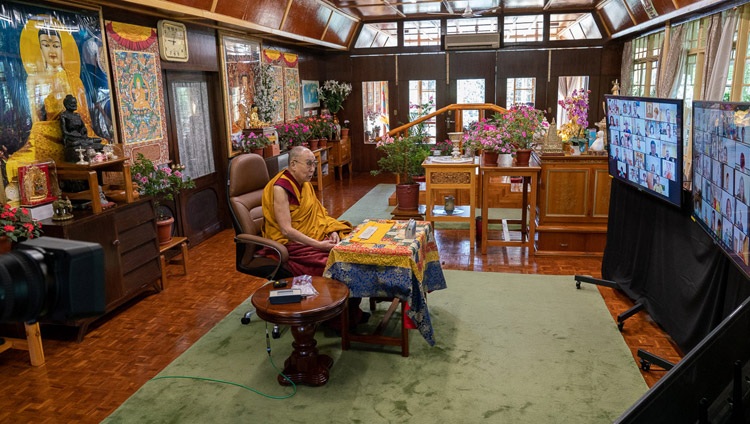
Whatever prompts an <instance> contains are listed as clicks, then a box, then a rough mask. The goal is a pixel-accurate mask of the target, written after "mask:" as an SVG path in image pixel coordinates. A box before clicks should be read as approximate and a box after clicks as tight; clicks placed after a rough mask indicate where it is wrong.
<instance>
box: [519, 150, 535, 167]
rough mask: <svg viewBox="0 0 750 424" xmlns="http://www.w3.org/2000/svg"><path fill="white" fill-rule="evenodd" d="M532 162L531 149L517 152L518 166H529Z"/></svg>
mask: <svg viewBox="0 0 750 424" xmlns="http://www.w3.org/2000/svg"><path fill="white" fill-rule="evenodd" d="M530 160H531V149H518V150H516V166H529V161H530Z"/></svg>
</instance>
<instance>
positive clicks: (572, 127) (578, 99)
mask: <svg viewBox="0 0 750 424" xmlns="http://www.w3.org/2000/svg"><path fill="white" fill-rule="evenodd" d="M589 93H590V91H589V90H573V93H572V94H571V95H570V96H568V97H566V98H565V99H563V100H560V101H558V102H557V103H558V104H559V105H560V106H562V107H563V109H564V110H565V116H566V118H567V122H565V123H564V124H562V125H560V126H559V127H558V129H557V135H559V136H560V138H561V139H562V141H563V143H573V142H577V141H578V140H580V139H585V138H586V134H585V132H586V128H588V126H589V122H588V116H589Z"/></svg>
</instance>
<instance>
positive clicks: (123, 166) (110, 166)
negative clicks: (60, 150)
mask: <svg viewBox="0 0 750 424" xmlns="http://www.w3.org/2000/svg"><path fill="white" fill-rule="evenodd" d="M56 168H57V178H58V179H60V180H86V181H87V182H88V184H89V189H88V190H85V191H81V192H77V193H69V192H65V193H63V195H64V196H68V197H69V198H71V199H90V200H91V210H92V211H93V212H94V213H101V212H102V211H103V207H102V202H101V200H100V198H99V185H101V184H102V172H115V173H117V172H119V173H122V179H123V185H124V187H125V202H126V203H133V201H134V200H135V197H134V195H133V182H132V180H131V176H130V164H128V163H127V158H120V159H115V160H110V161H107V162H100V163H92V164H89V165H77V164H75V163H69V162H63V163H58V164H57V165H56Z"/></svg>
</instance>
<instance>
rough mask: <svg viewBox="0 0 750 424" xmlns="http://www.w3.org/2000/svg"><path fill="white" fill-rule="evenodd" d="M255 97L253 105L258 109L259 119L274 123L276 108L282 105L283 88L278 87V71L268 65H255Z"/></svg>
mask: <svg viewBox="0 0 750 424" xmlns="http://www.w3.org/2000/svg"><path fill="white" fill-rule="evenodd" d="M254 71H255V97H254V98H253V104H254V105H255V106H256V107H257V108H258V118H260V120H261V121H264V122H272V121H273V117H274V115H275V114H276V107H277V105H278V104H279V103H280V102H279V100H280V99H281V96H282V92H281V87H279V86H278V85H276V78H275V75H276V71H275V70H274V68H273V66H271V65H269V64H267V63H259V64H257V65H255V68H254Z"/></svg>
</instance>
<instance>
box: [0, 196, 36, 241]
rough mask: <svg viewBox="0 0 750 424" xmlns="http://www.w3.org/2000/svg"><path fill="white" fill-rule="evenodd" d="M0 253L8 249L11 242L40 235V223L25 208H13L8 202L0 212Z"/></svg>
mask: <svg viewBox="0 0 750 424" xmlns="http://www.w3.org/2000/svg"><path fill="white" fill-rule="evenodd" d="M0 225H1V226H2V231H0V253H7V252H9V251H10V248H11V245H12V243H15V242H19V241H24V240H26V239H33V238H34V237H39V236H40V235H42V224H41V223H40V222H39V221H37V220H36V219H34V218H32V217H31V212H29V210H28V209H26V208H14V207H12V206H11V205H10V204H9V203H6V204H5V205H3V209H2V212H0Z"/></svg>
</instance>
